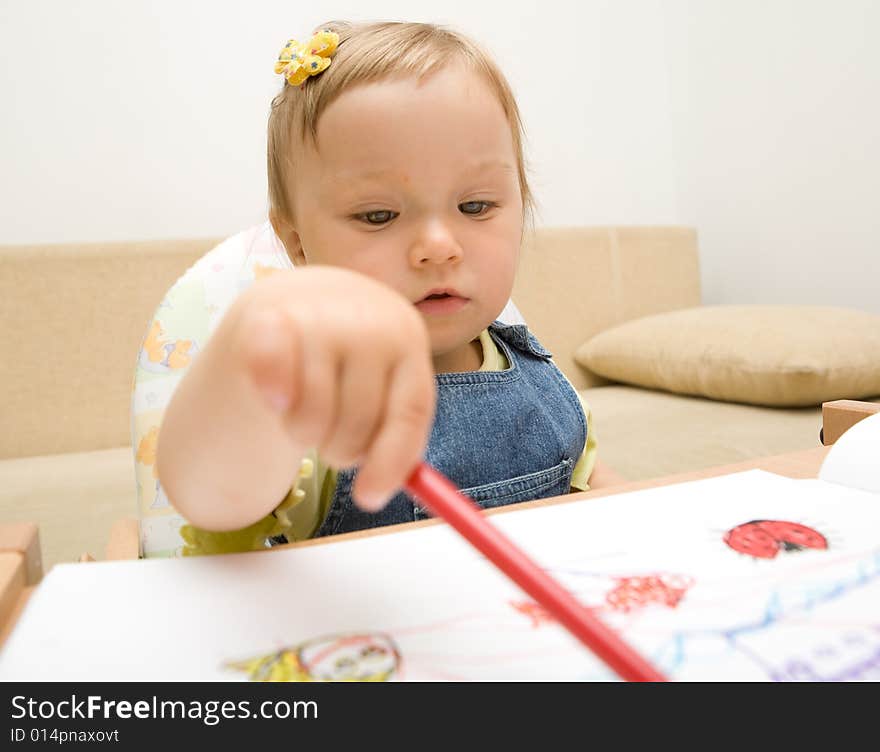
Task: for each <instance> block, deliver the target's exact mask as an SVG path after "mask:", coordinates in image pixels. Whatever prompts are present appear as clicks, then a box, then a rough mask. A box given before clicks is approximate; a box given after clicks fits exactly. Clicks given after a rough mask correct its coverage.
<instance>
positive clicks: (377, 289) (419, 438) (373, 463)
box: [230, 267, 435, 511]
mask: <svg viewBox="0 0 880 752" xmlns="http://www.w3.org/2000/svg"><path fill="white" fill-rule="evenodd" d="M235 308H237V309H238V310H237V311H236V312H235V313H234V314H233V315H234V316H236V317H237V319H238V321H237V326H236V327H235V334H234V339H235V345H234V351H235V352H237V353H240V354H241V363H242V365H243V367H244V369H245V371H246V372H247V373H248V374H249V376H250V377H251V380H252V383H253V385H254V387H255V388H256V389H257V390H258V392H259V393H260V395H261V397H262V399H263V402H264V403H265V405H266V406H267V407H268V408H269V409H270V410H273V411H276V412H277V413H278V414H280V416H281V418H282V420H283V425H284V427H285V429H286V431H287V432H288V434H289V436H290V438H291V440H292V441H293V442H294V443H295V444H297V445H299V446H301V447H303V448H308V447H316V448H317V450H318V454H319V456H320V457H321V458H322V459H323V460H325V461H327V462H328V463H329V464H331V465H333V466H335V467H347V466H351V465H355V464H357V465H359V471H358V477H357V481H356V483H355V487H354V489H353V495H354V497H355V500H356V501H357V502H358V504H359V505H360V506H362V507H363V508H364V509H368V510H373V511H375V510H377V509H379V508H381V506H383V505H384V503H385V502H387V501H388V499H389V498H390V497H391V495H392V494H393V493H394V492H395V491H396V490H397V489H399V488H400V487H401V486H402V485H403V483H404V480H405V479H406V477H407V475H408V474H409V473H410V472H411V471H412V469H413V468H414V467H415V466H416V464H417V463H418V462H419V461H420V460H421V458H422V456H423V453H424V450H425V447H426V445H427V442H428V436H429V434H430V429H431V423H432V420H433V416H434V406H435V390H434V379H433V369H432V366H431V348H430V341H429V338H428V333H427V330H426V328H425V325H424V323H423V321H422V318H421V316H420V315H419V313H418V311H417V310H416V309H415V308H414V307H413V306H412V304H411V303H410V301H408V300H406V299H405V298H404V297H402V296H401V295H400V294H398V293H397V292H395V291H394V290H392V289H391V288H389V287H386V286H385V285H382V284H380V283H378V282H376V281H374V280H372V279H369V278H368V277H365V276H363V275H361V274H357V273H355V272H351V271H347V270H344V269H338V268H331V267H308V268H302V269H297V270H296V271H293V272H281V273H278V274H273V275H272V276H270V277H268V278H266V279H263V280H260V281H258V282H256V283H255V284H254V285H253V286H252V287H251V288H250V289H249V290H248V291H247V292H246V293H244V295H242V296H241V298H240V299H239V300H238V301H237V302H236V304H235ZM230 313H232V311H231V312H230Z"/></svg>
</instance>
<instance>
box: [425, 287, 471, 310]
mask: <svg viewBox="0 0 880 752" xmlns="http://www.w3.org/2000/svg"><path fill="white" fill-rule="evenodd" d="M469 302H470V298H466V297H464V296H463V295H462V294H461V293H459V292H458V291H457V290H454V289H452V288H449V287H444V288H438V289H434V290H429V291H428V294H427V295H425V297H423V298H422V299H421V300H417V301H416V302H415V304H414V305H415V307H416V308H418V309H419V310H420V311H421V312H422V313H425V314H428V315H434V316H441V315H444V314H450V313H455V312H456V311H460V310H461V309H462V308H464V307H465V306H466V305H467V304H468V303H469Z"/></svg>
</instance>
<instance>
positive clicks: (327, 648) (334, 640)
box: [225, 633, 400, 682]
mask: <svg viewBox="0 0 880 752" xmlns="http://www.w3.org/2000/svg"><path fill="white" fill-rule="evenodd" d="M399 665H400V653H399V651H398V650H397V646H396V645H395V644H394V641H393V640H392V639H391V637H389V636H388V635H386V634H382V633H373V634H345V635H327V636H325V637H319V638H317V639H314V640H309V641H307V642H304V643H301V644H299V645H294V646H293V647H290V648H284V649H282V650H279V651H278V652H276V653H269V654H267V655H260V656H256V657H254V658H247V659H245V660H242V661H230V662H228V663H226V664H225V666H226V668H230V669H233V670H236V671H244V672H245V673H246V674H247V675H248V678H249V679H250V680H251V681H262V682H314V681H364V682H379V681H388V680H389V679H390V678H391V677H392V676H393V675H394V673H395V672H396V671H397V670H398V668H399Z"/></svg>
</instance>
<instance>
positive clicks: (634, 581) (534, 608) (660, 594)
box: [509, 574, 694, 628]
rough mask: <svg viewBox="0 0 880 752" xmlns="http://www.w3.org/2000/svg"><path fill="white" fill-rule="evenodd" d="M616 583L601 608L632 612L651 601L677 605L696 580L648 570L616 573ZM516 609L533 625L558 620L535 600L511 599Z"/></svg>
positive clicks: (537, 625) (614, 578) (668, 606)
mask: <svg viewBox="0 0 880 752" xmlns="http://www.w3.org/2000/svg"><path fill="white" fill-rule="evenodd" d="M612 582H613V583H614V584H613V586H612V587H611V589H610V590H608V592H607V593H606V594H605V603H604V604H602V605H601V606H596V607H597V608H607V609H610V610H612V611H618V612H623V613H629V612H630V611H634V610H635V609H639V608H644V607H645V606H648V605H649V604H657V605H661V606H666V607H667V608H675V607H676V606H678V604H679V602H680V601H681V599H682V598H684V596H685V594H686V593H687V591H688V588H690V587H691V586H692V585H693V584H694V580H693V578H691V577H687V576H686V575H680V574H648V575H634V576H629V577H612ZM509 603H510V605H511V606H513V608H514V609H516V610H517V611H519V613H521V614H523V616H527V617H528V618H529V619H531V621H532V624H531V625H532V627H535V628H537V627H540V626H542V625H544V624H553V623H554V622H555V621H556V620H555V619H554V618H553V616H552V615H551V614H550V613H549V612H548V611H547V610H546V609H544V608H543V607H542V606H540V605H539V604H537V603H535V602H533V601H509Z"/></svg>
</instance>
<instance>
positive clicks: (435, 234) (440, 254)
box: [409, 222, 464, 267]
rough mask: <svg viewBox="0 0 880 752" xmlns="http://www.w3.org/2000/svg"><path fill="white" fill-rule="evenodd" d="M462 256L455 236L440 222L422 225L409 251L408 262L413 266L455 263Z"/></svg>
mask: <svg viewBox="0 0 880 752" xmlns="http://www.w3.org/2000/svg"><path fill="white" fill-rule="evenodd" d="M463 256H464V251H463V250H462V248H461V246H460V245H459V244H458V241H457V240H456V239H455V236H454V235H453V234H452V233H451V232H450V231H449V228H447V227H445V226H444V225H443V224H442V223H441V222H433V223H430V224H427V225H426V226H424V227H423V228H422V229H421V232H420V233H419V234H418V236H417V237H416V239H415V240H414V241H413V244H412V245H411V246H410V252H409V257H410V263H411V264H412V265H413V266H415V267H422V266H426V265H427V264H449V263H456V262H457V261H460V260H461V258H462V257H463Z"/></svg>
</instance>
